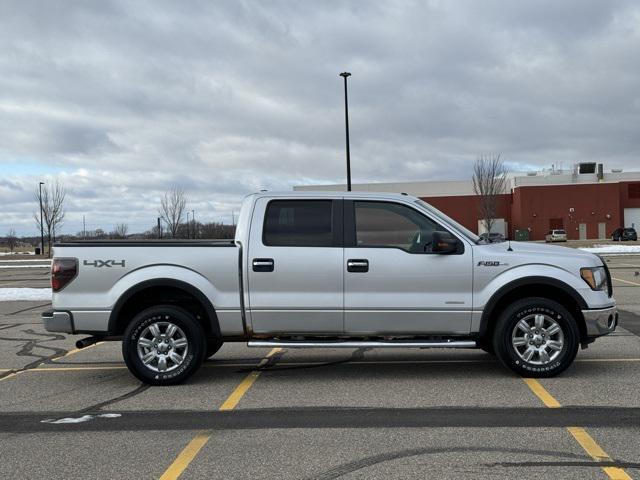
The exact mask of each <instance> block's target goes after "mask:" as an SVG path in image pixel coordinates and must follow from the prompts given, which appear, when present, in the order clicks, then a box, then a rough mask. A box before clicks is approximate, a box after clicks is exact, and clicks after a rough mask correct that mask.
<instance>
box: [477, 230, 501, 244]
mask: <svg viewBox="0 0 640 480" xmlns="http://www.w3.org/2000/svg"><path fill="white" fill-rule="evenodd" d="M480 238H481V239H483V240H486V241H487V242H488V243H500V242H504V240H505V238H504V235H503V234H501V233H498V232H491V233H487V232H485V233H482V234H480Z"/></svg>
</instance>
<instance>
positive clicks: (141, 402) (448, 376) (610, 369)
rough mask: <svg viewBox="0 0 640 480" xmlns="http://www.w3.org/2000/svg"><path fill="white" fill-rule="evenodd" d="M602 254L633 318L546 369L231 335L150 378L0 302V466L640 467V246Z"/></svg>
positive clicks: (225, 473)
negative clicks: (149, 381)
mask: <svg viewBox="0 0 640 480" xmlns="http://www.w3.org/2000/svg"><path fill="white" fill-rule="evenodd" d="M607 260H608V263H609V266H610V268H611V272H612V276H613V278H614V292H615V296H616V299H617V301H618V305H619V308H620V311H621V327H620V328H619V329H618V331H617V332H616V333H615V334H613V335H610V336H608V337H605V338H602V339H599V340H598V341H597V342H596V343H595V344H593V345H591V346H590V347H589V348H588V349H587V350H582V351H580V352H579V354H578V358H577V361H576V362H575V364H574V365H573V366H572V367H571V368H570V369H569V370H567V371H566V372H565V373H564V374H563V375H562V376H560V377H557V378H554V379H545V380H540V381H532V380H523V379H521V378H519V377H516V376H514V375H513V374H512V373H510V372H509V371H507V370H505V369H504V368H502V367H501V366H500V365H498V363H497V362H496V361H495V360H494V358H493V357H492V356H490V355H488V354H485V353H484V352H482V351H479V350H478V351H475V350H470V351H460V350H365V349H357V350H338V349H336V350H277V349H275V350H260V349H248V348H246V347H245V345H244V344H228V345H225V346H224V347H223V348H222V349H221V351H220V352H219V353H218V354H217V355H216V356H215V357H214V359H212V360H209V361H207V362H205V364H204V366H203V368H202V369H201V370H200V371H199V373H198V374H197V375H196V376H195V377H194V378H193V379H192V380H190V381H189V382H188V383H187V384H185V385H181V386H176V387H147V386H145V385H142V384H140V383H139V382H138V381H137V380H136V379H135V378H134V377H133V376H131V375H130V374H129V372H128V371H127V369H126V367H125V366H124V363H123V362H122V357H121V354H120V345H119V344H118V343H113V342H111V343H101V344H98V345H96V346H93V347H89V348H86V349H83V350H80V351H78V350H76V349H75V347H74V342H75V340H76V338H75V337H67V336H65V335H60V334H53V333H48V332H46V331H44V329H43V327H42V325H41V323H40V318H39V315H40V312H41V311H42V310H45V309H47V308H48V307H49V305H48V304H47V302H42V301H41V302H11V301H9V302H0V449H1V450H0V451H1V452H2V462H0V477H2V478H47V479H51V478H166V479H168V478H177V477H178V476H180V475H182V477H181V478H225V479H227V478H256V479H262V478H265V479H266V478H301V479H336V478H340V479H356V478H367V479H369V478H380V479H389V478H445V479H447V478H452V479H453V478H456V479H461V478H469V479H478V478H490V479H494V478H518V477H519V478H545V479H548V478H567V479H569V478H576V479H578V478H579V479H589V478H594V479H598V478H604V479H606V478H615V479H625V478H638V479H640V394H639V393H638V383H639V382H640V338H639V337H638V336H639V335H640V275H636V272H640V256H615V257H608V259H607ZM27 263H28V262H27ZM36 263H37V262H36ZM2 265H7V263H6V262H2V261H0V266H2ZM9 265H14V264H9ZM16 265H17V264H16ZM47 285H48V271H47V268H46V265H45V267H43V268H3V269H0V287H44V286H47ZM79 420H83V421H80V422H79Z"/></svg>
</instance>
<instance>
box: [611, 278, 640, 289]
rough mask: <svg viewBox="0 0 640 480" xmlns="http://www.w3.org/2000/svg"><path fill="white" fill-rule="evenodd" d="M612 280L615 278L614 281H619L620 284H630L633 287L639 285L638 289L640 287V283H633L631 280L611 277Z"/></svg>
mask: <svg viewBox="0 0 640 480" xmlns="http://www.w3.org/2000/svg"><path fill="white" fill-rule="evenodd" d="M611 278H613V279H614V280H617V281H619V282H624V283H630V284H631V285H637V286H638V287H640V283H637V282H632V281H631V280H623V279H621V278H616V277H611Z"/></svg>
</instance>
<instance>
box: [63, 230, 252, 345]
mask: <svg viewBox="0 0 640 480" xmlns="http://www.w3.org/2000/svg"><path fill="white" fill-rule="evenodd" d="M55 256H56V258H67V257H74V258H77V259H78V274H77V275H78V277H79V278H80V279H81V281H77V282H70V283H69V284H68V285H67V286H65V288H64V290H62V291H61V292H54V293H53V303H54V305H55V308H56V310H63V311H68V312H70V314H71V315H70V317H71V320H72V324H71V325H69V330H68V332H69V333H90V334H101V335H118V334H119V333H121V332H120V331H118V329H117V318H118V316H119V315H120V314H121V308H122V307H123V305H124V304H125V303H126V302H127V300H130V299H131V298H132V296H133V295H136V293H138V292H142V291H143V290H146V289H149V288H152V287H155V289H156V291H160V289H161V288H162V287H161V286H164V287H168V286H180V287H181V288H185V289H187V290H189V291H194V292H195V291H198V292H200V294H201V295H200V294H199V295H198V296H200V297H202V296H204V297H206V302H207V303H208V304H210V305H211V307H213V305H215V315H216V317H217V321H218V324H219V331H220V333H221V334H222V335H223V336H228V337H234V336H242V335H243V334H244V327H243V322H242V315H241V313H240V285H239V277H238V267H239V260H240V249H239V248H238V247H237V246H236V245H235V243H234V241H233V240H141V241H127V240H114V241H111V240H110V241H94V240H89V241H78V242H63V243H58V244H56V247H55ZM105 285H108V286H109V288H107V289H105ZM152 293H153V292H152V291H147V295H152ZM203 300H204V299H203ZM105 327H107V328H106V331H105Z"/></svg>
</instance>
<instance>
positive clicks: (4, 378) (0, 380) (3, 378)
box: [0, 372, 18, 382]
mask: <svg viewBox="0 0 640 480" xmlns="http://www.w3.org/2000/svg"><path fill="white" fill-rule="evenodd" d="M17 375H18V372H16V373H10V374H9V375H7V376H6V377H2V378H0V382H2V381H3V380H7V379H9V378H13V377H15V376H17Z"/></svg>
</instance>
